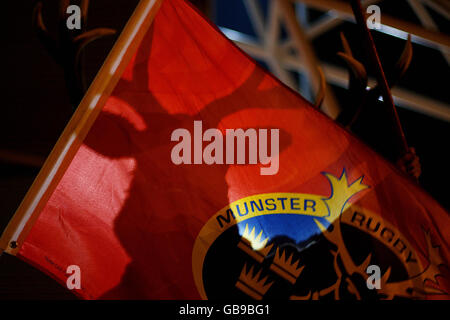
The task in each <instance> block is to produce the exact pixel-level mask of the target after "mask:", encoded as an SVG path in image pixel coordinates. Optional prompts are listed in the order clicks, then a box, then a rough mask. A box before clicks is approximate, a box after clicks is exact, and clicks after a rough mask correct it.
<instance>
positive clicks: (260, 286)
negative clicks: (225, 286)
mask: <svg viewBox="0 0 450 320" xmlns="http://www.w3.org/2000/svg"><path fill="white" fill-rule="evenodd" d="M261 271H262V268H261V269H260V270H259V271H258V272H257V273H256V275H254V276H253V266H252V267H251V268H250V270H249V271H248V272H247V264H244V267H243V268H242V271H241V274H240V275H239V279H238V281H237V282H236V288H238V289H239V290H241V291H242V292H244V293H245V294H247V295H249V296H250V297H252V298H253V299H255V300H261V299H262V297H263V296H264V295H265V294H266V292H267V290H269V289H270V287H271V286H272V284H273V282H270V283H267V284H265V283H266V281H267V278H268V277H269V276H265V277H264V278H262V279H260V275H261Z"/></svg>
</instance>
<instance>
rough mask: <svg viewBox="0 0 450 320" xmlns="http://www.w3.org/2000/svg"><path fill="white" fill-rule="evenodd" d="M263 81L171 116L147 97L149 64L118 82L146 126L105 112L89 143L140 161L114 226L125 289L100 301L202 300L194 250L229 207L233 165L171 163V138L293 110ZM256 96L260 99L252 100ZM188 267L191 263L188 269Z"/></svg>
mask: <svg viewBox="0 0 450 320" xmlns="http://www.w3.org/2000/svg"><path fill="white" fill-rule="evenodd" d="M152 38H153V37H152V32H149V33H148V35H147V36H146V37H145V38H144V40H143V42H142V44H141V47H140V49H139V50H138V53H137V57H136V61H147V59H146V58H147V57H148V56H149V54H150V49H151V43H152V41H151V40H152ZM237 72H239V70H238V71H237ZM150 76H151V74H150ZM264 77H266V75H265V73H264V71H263V70H262V69H261V68H260V67H256V66H255V68H254V70H253V72H252V73H251V74H250V75H249V77H248V78H247V79H246V80H245V81H244V82H243V83H242V85H241V86H240V87H238V88H237V89H236V90H234V91H233V92H231V93H230V94H229V95H226V96H224V97H221V98H218V99H216V100H214V101H212V102H211V103H209V104H207V105H206V106H205V107H204V108H202V109H201V110H200V111H198V112H196V113H195V114H193V115H190V114H187V113H176V114H171V113H169V112H168V111H167V110H165V109H164V108H163V107H162V106H161V105H160V104H159V103H158V100H157V99H156V98H155V96H154V95H153V94H152V92H150V91H149V74H148V66H147V64H146V63H136V64H135V65H134V69H133V79H132V80H130V81H127V80H124V79H121V80H120V82H119V84H118V86H117V87H116V89H115V91H114V92H113V94H112V96H113V97H114V98H115V99H119V100H121V101H123V102H125V103H126V104H128V105H129V106H131V107H132V108H133V110H134V112H136V113H137V114H138V118H140V120H139V121H141V122H142V123H141V127H140V129H137V128H136V126H135V125H133V124H132V123H130V121H128V120H127V119H126V118H125V117H122V116H120V115H118V114H113V113H111V112H107V111H102V112H101V113H100V115H99V116H98V118H97V120H96V123H95V125H94V126H93V127H92V129H91V131H90V133H89V134H88V136H87V138H86V139H85V144H86V145H87V146H88V147H90V148H91V149H93V150H94V151H96V152H98V153H100V154H101V155H103V156H106V157H109V158H112V159H118V158H123V157H127V158H133V159H134V161H135V169H134V172H133V173H132V174H133V179H132V181H131V184H130V187H129V190H128V197H127V199H126V201H125V203H124V204H123V207H122V209H121V211H120V213H119V214H118V215H117V217H116V219H115V221H114V231H115V233H116V235H117V237H118V239H119V241H120V242H121V245H122V246H123V248H124V249H125V250H126V252H127V254H128V255H129V257H130V258H131V262H130V263H129V264H128V266H127V268H126V271H125V272H124V274H123V276H122V278H121V281H120V283H119V284H118V285H117V286H116V287H114V288H113V289H111V290H110V291H108V292H106V293H105V294H104V295H102V296H101V297H100V299H121V298H126V299H151V298H153V299H154V298H158V299H164V298H172V299H173V298H176V299H180V298H181V299H182V298H184V299H189V298H193V297H195V296H198V294H197V293H196V292H193V291H192V288H195V285H194V282H193V277H192V269H191V264H190V262H191V255H192V247H193V243H194V241H195V238H196V236H197V232H198V231H199V230H200V229H201V227H202V226H203V223H204V222H206V221H207V220H208V219H209V218H210V217H211V216H212V215H213V214H215V212H211V208H217V210H219V209H221V208H222V207H224V206H225V205H227V204H228V203H229V201H228V185H227V182H226V174H227V171H228V168H229V165H225V164H223V165H216V164H213V165H206V164H202V165H184V164H182V165H178V166H177V165H175V164H173V163H172V160H171V150H172V148H173V146H174V145H175V144H176V142H171V134H172V132H173V131H174V130H175V129H178V128H185V129H187V130H189V131H190V132H191V135H192V136H193V132H192V131H193V122H194V120H202V122H203V131H204V130H206V129H208V128H217V127H218V125H219V122H221V120H222V119H224V118H225V117H226V116H228V115H231V114H233V113H236V112H238V111H241V110H244V109H249V110H250V109H251V110H253V109H254V112H256V114H258V115H259V116H260V115H261V113H264V109H267V108H271V109H279V108H292V107H293V106H279V105H271V104H270V102H269V101H270V99H266V98H267V97H269V96H271V97H274V96H276V95H280V96H281V95H282V94H283V92H286V91H285V90H286V89H285V88H283V87H282V86H275V87H272V88H270V89H261V88H259V85H260V84H261V82H262V81H263V79H264ZM161 81H164V80H161ZM206 85H207V84H206ZM252 96H255V97H258V99H250V98H249V97H252ZM239 101H241V102H243V103H239ZM265 101H267V102H265ZM243 123H245V120H244V121H243ZM275 123H276V122H275ZM142 128H144V129H142ZM243 129H244V130H245V128H243ZM255 129H258V128H255ZM290 143H291V137H290V134H288V133H287V132H286V131H283V130H280V153H281V152H282V151H283V150H284V149H285V148H286V147H287V146H288V145H289V144H290ZM269 150H270V149H269ZM224 153H225V150H224ZM224 158H225V154H224ZM187 261H188V262H189V265H185V263H186V262H187ZM174 269H176V270H177V271H176V272H174V271H173V270H174ZM162 283H164V286H161V284H162ZM155 284H158V285H157V286H156V285H155Z"/></svg>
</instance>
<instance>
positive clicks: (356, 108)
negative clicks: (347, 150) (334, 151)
mask: <svg viewBox="0 0 450 320" xmlns="http://www.w3.org/2000/svg"><path fill="white" fill-rule="evenodd" d="M340 36H341V42H342V47H343V52H338V56H339V57H341V58H342V59H343V60H344V61H345V63H346V64H347V68H348V71H349V93H350V94H351V96H352V98H353V99H352V100H353V101H354V103H351V104H350V105H349V106H347V108H345V109H344V110H343V111H342V112H341V114H340V115H339V116H338V118H337V121H338V122H339V123H341V124H342V125H344V126H345V127H347V128H348V129H352V128H353V127H354V125H355V123H356V122H357V121H358V120H360V115H361V113H362V112H363V110H364V109H368V108H370V107H374V106H376V105H377V103H378V99H379V97H380V96H381V88H380V86H379V85H378V84H377V85H375V86H374V87H372V88H370V87H368V73H367V69H366V67H365V66H364V64H363V63H362V62H360V61H358V60H357V59H355V57H354V56H353V53H352V50H351V48H350V45H349V43H348V41H347V39H346V37H345V36H344V34H343V33H341V34H340ZM412 55H413V50H412V44H411V35H408V40H407V41H406V43H405V46H404V48H403V52H402V54H401V55H400V57H399V59H398V60H397V63H396V64H395V65H394V67H393V68H392V69H391V70H387V72H386V77H387V82H388V85H389V87H390V88H392V87H394V86H395V85H396V84H397V83H398V82H399V80H400V79H401V78H402V77H403V76H404V75H405V73H406V71H407V70H408V68H409V66H410V64H411V60H412ZM380 112H381V110H380ZM396 164H397V166H398V167H399V168H400V169H401V170H402V171H404V172H406V173H408V174H409V175H410V176H412V177H413V178H415V179H418V178H419V176H420V175H421V166H420V161H419V158H418V157H417V155H416V151H415V149H414V148H409V150H408V152H407V153H406V154H405V155H403V156H402V157H401V158H400V159H397V162H396Z"/></svg>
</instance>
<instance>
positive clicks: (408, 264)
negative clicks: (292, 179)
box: [192, 171, 447, 300]
mask: <svg viewBox="0 0 450 320" xmlns="http://www.w3.org/2000/svg"><path fill="white" fill-rule="evenodd" d="M324 175H325V176H326V178H327V179H328V181H329V183H330V187H331V196H330V197H328V198H324V197H322V196H318V195H311V194H296V193H276V194H260V195H255V196H251V197H247V198H244V199H240V200H238V201H235V202H233V203H232V204H230V205H229V206H228V207H226V208H224V209H222V210H221V211H219V212H218V213H217V214H216V215H214V216H213V217H212V218H211V219H210V220H209V221H208V223H207V224H206V225H205V226H204V227H203V228H202V230H201V232H200V233H199V235H198V237H197V240H196V243H195V245H194V250H193V255H192V261H193V272H194V280H195V283H196V286H197V289H198V291H199V293H200V295H201V297H202V298H203V299H220V298H227V297H233V298H242V299H256V300H260V299H274V300H276V299H290V300H309V299H314V300H316V299H394V298H410V299H411V298H425V297H426V296H427V295H444V294H447V293H446V292H444V291H443V290H442V289H441V288H440V286H439V282H438V280H437V279H438V278H437V277H438V276H439V274H440V272H439V267H440V266H441V265H442V264H443V261H442V259H441V257H440V255H439V247H437V246H435V245H433V243H432V240H431V236H430V234H429V233H428V232H425V231H424V232H423V234H422V235H419V236H422V237H425V240H426V243H427V260H428V263H427V264H426V265H425V266H422V263H421V262H420V259H419V258H418V257H417V253H416V252H415V250H414V248H413V247H412V246H411V244H410V243H409V242H408V241H407V239H406V238H405V237H404V236H403V235H402V234H401V233H400V232H399V231H398V230H397V229H396V228H395V227H394V226H393V225H391V224H390V223H388V222H387V221H385V220H383V219H382V218H381V217H380V216H379V215H377V214H375V213H373V212H370V211H368V210H366V209H364V208H361V207H358V206H355V205H349V202H348V201H349V200H350V198H352V197H353V196H354V195H356V194H357V193H359V192H361V191H363V190H365V189H367V188H368V186H366V185H364V184H363V182H362V178H360V179H358V180H357V181H355V182H353V183H351V184H349V183H348V181H347V176H346V174H345V171H344V172H343V174H342V176H341V177H340V178H337V177H335V176H333V175H331V174H324ZM369 265H377V266H379V267H380V269H381V270H382V277H381V279H380V283H381V286H380V288H379V289H375V290H370V289H369V288H368V286H367V278H368V277H369V275H368V273H367V272H366V270H367V267H368V266H369Z"/></svg>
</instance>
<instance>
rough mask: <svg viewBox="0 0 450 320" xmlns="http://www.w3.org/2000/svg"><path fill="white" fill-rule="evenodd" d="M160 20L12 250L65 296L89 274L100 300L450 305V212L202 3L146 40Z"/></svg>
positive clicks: (47, 186)
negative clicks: (225, 29) (253, 54)
mask: <svg viewBox="0 0 450 320" xmlns="http://www.w3.org/2000/svg"><path fill="white" fill-rule="evenodd" d="M146 8H147V7H146ZM148 8H150V9H146V10H147V11H145V12H146V13H145V14H146V15H144V17H147V18H146V20H145V21H146V22H144V23H143V24H142V21H140V22H139V21H138V20H136V19H135V20H132V22H131V23H130V26H131V27H130V28H131V29H130V30H134V33H133V34H134V35H137V36H135V37H134V38H133V39H134V40H132V41H131V40H130V41H131V42H130V43H129V44H128V47H127V48H128V49H127V50H128V51H126V52H132V51H133V48H137V50H136V51H135V53H134V55H132V57H131V60H130V61H129V62H127V60H126V57H127V53H125V54H123V53H120V52H119V55H118V57H119V58H120V59H121V60H120V59H119V61H120V63H121V64H125V63H127V64H126V65H124V66H123V68H124V69H125V70H124V72H123V74H122V75H121V77H120V80H119V81H118V83H117V85H116V86H115V87H114V89H113V90H112V88H111V90H112V93H111V94H110V95H109V91H108V90H109V89H108V88H109V87H108V86H106V87H105V88H104V90H103V91H102V92H101V93H100V94H99V95H95V90H94V89H97V90H98V87H99V86H101V84H99V85H97V87H96V84H98V83H100V82H99V80H98V79H97V80H96V82H94V85H93V87H94V88H92V87H91V89H90V93H88V94H87V96H86V97H85V100H84V102H82V105H85V106H86V107H84V109H82V111H83V112H84V113H83V114H80V112H81V111H78V113H77V114H76V115H75V117H74V119H73V120H72V122H71V124H69V126H68V129H66V132H65V134H64V135H63V138H62V141H63V142H65V144H63V143H62V142H59V146H63V147H60V148H56V149H55V151H54V153H53V155H52V156H51V157H50V159H49V160H48V164H47V168H56V169H55V172H61V174H60V175H61V177H58V173H56V174H55V172H53V171H52V170H51V169H44V171H43V173H41V175H40V177H39V178H38V179H37V181H36V183H35V186H33V187H32V191H30V194H29V195H28V198H27V199H25V201H24V203H23V205H22V209H23V208H24V207H26V208H27V210H28V211H27V212H31V216H32V217H34V218H33V219H31V220H27V221H33V223H32V227H31V226H30V224H31V222H25V223H22V224H23V225H22V227H23V230H26V232H25V231H22V232H21V233H20V236H19V237H18V238H17V237H16V238H14V234H17V230H16V229H17V228H16V229H15V230H16V233H12V232H10V231H9V232H8V231H7V232H5V236H4V237H3V242H5V240H4V239H6V238H7V236H9V238H7V244H8V245H9V246H10V247H9V248H8V251H9V252H11V253H14V254H16V255H17V256H18V257H20V258H22V259H24V260H26V261H28V262H29V263H31V264H33V265H34V266H36V267H38V268H39V269H41V270H43V271H45V272H46V273H48V274H49V275H51V276H52V277H54V278H55V279H56V280H58V281H59V282H61V284H63V285H66V284H67V283H68V282H69V283H70V282H71V281H72V278H71V276H72V274H71V272H69V273H68V272H67V270H68V267H69V266H77V267H79V271H80V273H79V275H80V278H79V280H80V285H81V288H80V289H74V290H75V292H76V293H77V294H78V295H79V296H80V297H81V298H86V299H98V298H119V299H121V298H124V299H126V298H152V299H198V298H220V297H234V298H236V297H237V298H251V299H262V298H268V299H270V298H274V297H277V298H285V299H291V300H299V299H301V300H303V299H320V298H328V297H331V298H361V299H364V298H373V297H378V298H388V299H390V298H397V297H406V298H423V299H426V298H433V299H437V298H448V292H449V289H450V284H449V280H448V279H449V276H450V274H449V273H448V270H447V269H446V268H445V266H446V265H447V266H448V262H449V252H450V251H449V246H448V243H449V234H450V232H449V231H450V223H449V216H448V214H447V212H445V211H444V210H443V209H442V208H441V207H440V206H439V205H438V204H437V203H436V202H435V201H434V200H433V199H432V198H431V197H430V196H428V195H427V194H426V193H425V192H424V191H422V190H421V189H420V188H419V187H418V186H417V185H416V184H415V183H414V182H412V181H410V180H409V179H408V178H407V177H405V176H404V175H403V174H402V173H400V172H399V171H397V170H396V169H395V168H394V167H393V166H391V165H390V164H389V163H387V162H386V161H384V160H383V159H382V158H381V157H380V156H378V155H377V154H376V153H375V152H373V151H372V150H370V149H369V148H368V147H366V146H365V145H364V144H362V143H361V142H359V141H358V140H357V139H356V138H355V137H353V136H352V135H351V134H349V133H348V132H347V131H345V130H344V129H342V128H341V127H339V126H338V125H336V124H335V123H334V122H333V121H332V120H330V119H328V118H327V117H326V116H325V115H323V114H322V113H320V112H318V111H317V110H316V109H314V108H313V107H312V106H311V105H310V104H309V103H308V102H307V101H306V100H304V99H303V98H302V97H301V96H299V95H298V94H297V93H295V92H293V91H292V90H290V89H288V88H287V87H286V86H284V85H283V84H281V83H280V82H279V81H278V80H277V79H275V78H274V77H273V76H272V75H270V74H268V73H267V72H266V71H264V70H263V69H262V68H261V67H259V66H257V65H256V63H255V62H254V61H253V60H251V59H250V58H248V57H247V56H246V55H245V54H243V53H242V52H241V51H240V50H239V49H238V48H237V47H235V46H234V45H233V44H232V43H231V42H230V41H229V40H227V39H226V38H225V37H224V36H223V35H222V34H221V33H220V32H219V31H218V30H217V29H216V28H215V27H213V26H212V25H211V24H210V23H209V22H207V21H206V20H205V19H204V18H202V17H201V16H200V15H199V14H198V13H197V12H196V11H195V10H193V9H192V8H191V6H190V5H188V4H187V3H185V2H184V1H182V0H166V1H164V2H163V4H162V5H161V8H160V9H159V11H158V13H157V14H156V17H155V19H154V21H153V23H152V25H151V27H149V28H148V29H147V27H148V25H149V24H150V18H148V17H149V14H150V13H151V12H153V11H152V10H153V9H154V7H151V6H149V7H148ZM149 12H150V13H149ZM133 21H134V22H135V23H134V22H133ZM139 23H141V24H139ZM146 23H147V25H146ZM133 28H134V29H133ZM136 28H138V29H136ZM136 30H138V31H136ZM139 34H141V35H142V37H143V39H142V41H139V39H140V38H139V37H140V36H139ZM124 39H125V38H124ZM127 39H128V38H127ZM130 39H131V38H130ZM125 42H126V41H125V40H124V42H123V43H122V45H123V47H125V45H124V43H125ZM139 43H140V45H139ZM118 45H121V42H120V40H119V44H118ZM110 60H111V59H110ZM120 63H119V67H117V65H116V66H115V65H114V63H111V64H110V65H108V63H107V64H106V65H107V66H112V68H113V70H121V67H120ZM105 72H106V71H104V70H103V71H102V72H101V74H104V73H105ZM99 77H100V78H101V76H99ZM111 83H113V82H111ZM111 86H112V85H111ZM104 101H106V102H105V103H104V106H103V107H102V102H104ZM80 108H81V107H80ZM97 109H98V111H100V109H101V112H100V113H99V115H98V117H97V118H96V119H95V122H93V119H94V118H95V116H96V114H95V110H97ZM79 110H80V109H79ZM92 110H94V111H92ZM89 112H91V113H89ZM84 114H88V115H89V116H83V115H84ZM90 119H92V120H90ZM91 125H92V126H91ZM80 127H82V128H83V130H87V129H89V128H90V130H89V132H88V133H87V135H86V137H84V134H83V133H82V130H81V129H79V128H80ZM86 128H87V129H86ZM239 129H241V130H239ZM64 137H65V138H64ZM239 139H241V140H239ZM77 141H79V143H78V144H77ZM68 142H70V143H72V145H70V144H67V143H68ZM232 143H234V146H232V145H231V144H232ZM73 145H75V146H76V147H73ZM64 146H67V147H64ZM67 150H68V151H67ZM49 177H50V178H49ZM52 185H54V186H53V187H52ZM42 190H43V191H42ZM45 195H47V198H46V196H45ZM36 199H37V200H36ZM47 200H48V201H47ZM41 207H42V210H40V208H41ZM15 225H17V223H15V222H14V220H13V222H12V223H11V224H10V227H11V226H15ZM24 226H25V227H24ZM27 226H28V227H27ZM11 228H12V227H11ZM19 231H20V230H19ZM11 241H16V242H15V243H13V247H11ZM4 246H5V245H4ZM15 246H17V247H16V248H14V247H15ZM70 270H72V269H70ZM72 284H73V283H72Z"/></svg>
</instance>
